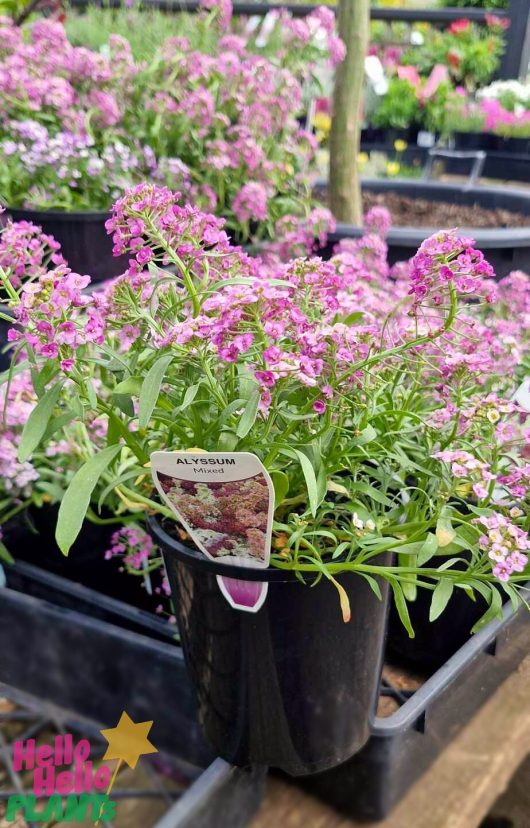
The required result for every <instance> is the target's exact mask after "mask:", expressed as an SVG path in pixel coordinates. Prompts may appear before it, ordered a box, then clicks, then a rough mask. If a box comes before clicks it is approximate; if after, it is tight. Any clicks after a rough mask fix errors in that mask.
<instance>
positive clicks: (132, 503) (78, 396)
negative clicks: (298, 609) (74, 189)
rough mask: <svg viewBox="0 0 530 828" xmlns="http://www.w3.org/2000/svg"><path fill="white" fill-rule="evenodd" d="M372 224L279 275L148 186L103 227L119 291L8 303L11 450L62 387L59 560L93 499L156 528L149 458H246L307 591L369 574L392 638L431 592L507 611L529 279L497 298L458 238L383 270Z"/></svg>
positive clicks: (67, 277)
mask: <svg viewBox="0 0 530 828" xmlns="http://www.w3.org/2000/svg"><path fill="white" fill-rule="evenodd" d="M366 220H367V233H366V235H365V236H364V238H362V239H360V240H358V241H350V242H343V243H342V244H341V246H340V250H339V252H338V253H337V255H336V256H334V257H333V258H332V259H331V260H330V261H329V262H323V261H321V260H320V259H305V260H304V259H298V260H294V261H292V262H290V263H288V264H285V265H280V264H277V263H274V262H272V261H270V260H269V261H262V260H260V259H254V260H253V259H250V258H248V257H247V256H246V255H245V254H243V253H242V252H241V251H239V250H237V249H234V248H232V247H230V245H229V243H228V241H227V238H226V236H225V234H224V232H223V230H222V227H221V225H220V223H219V222H218V221H217V220H216V219H214V218H213V217H212V216H209V215H205V214H203V213H201V212H200V211H199V210H197V209H196V208H193V207H190V206H186V205H183V204H181V203H180V201H179V199H178V198H177V197H176V196H174V195H173V194H171V193H170V192H169V191H167V190H164V189H160V188H156V187H153V186H151V185H142V186H140V187H138V188H136V189H135V190H133V191H131V192H130V193H128V194H127V195H126V196H125V197H124V198H123V199H122V200H120V201H119V202H118V203H117V204H116V206H115V209H114V214H113V218H112V219H111V221H110V222H109V231H111V232H112V233H113V234H114V241H115V247H116V252H117V253H121V252H124V251H129V252H130V255H131V267H130V269H129V271H128V272H127V273H126V274H125V275H124V276H123V277H120V278H119V279H117V280H115V281H114V282H113V283H111V285H110V286H109V287H108V288H107V289H106V290H104V292H100V293H92V294H90V295H86V294H84V293H83V292H82V291H83V288H84V287H85V286H86V283H87V279H85V278H81V277H79V276H77V275H76V274H72V273H70V272H69V271H68V270H67V269H65V268H64V267H58V268H56V269H55V270H54V271H52V272H50V274H48V275H41V276H40V277H39V279H38V281H37V282H35V283H33V284H34V286H33V287H32V290H31V291H29V292H23V293H22V295H21V298H20V302H18V300H15V299H14V300H13V303H12V304H13V307H14V312H15V314H16V316H17V319H18V324H19V329H20V333H16V332H15V333H13V335H12V337H11V339H12V340H13V341H14V342H15V344H16V346H17V347H18V348H19V349H20V348H23V349H25V351H26V353H27V359H28V363H29V365H30V367H31V377H32V381H33V384H34V388H35V394H36V395H37V396H38V398H39V403H38V404H37V406H36V408H34V414H33V415H32V417H31V418H30V419H28V425H27V426H26V429H25V435H24V439H25V440H26V441H28V440H29V441H30V443H31V442H33V444H34V445H35V444H37V448H35V451H40V450H42V448H43V447H44V446H45V445H46V437H44V438H43V439H42V440H40V441H39V440H37V441H36V440H35V436H36V435H37V436H38V435H40V434H42V433H43V428H44V434H46V431H47V430H48V429H49V427H50V426H49V425H48V424H49V423H51V422H52V419H51V416H50V411H49V406H48V405H47V404H45V402H44V400H45V399H46V394H49V393H50V392H51V391H52V389H54V388H56V387H57V384H60V385H61V388H62V389H64V393H63V391H62V390H61V391H60V393H59V397H58V398H57V402H56V405H55V408H54V411H53V415H54V419H53V422H54V423H60V424H61V426H60V427H58V430H57V432H56V435H57V436H56V437H55V439H59V438H58V435H59V434H60V433H61V428H65V429H66V433H67V432H68V429H69V428H72V427H75V428H77V429H79V430H80V432H79V433H81V434H82V435H83V440H82V441H79V445H80V451H82V453H83V454H84V455H85V458H86V463H85V465H84V466H82V467H81V468H80V469H79V471H78V472H77V473H76V475H75V477H74V478H73V480H72V482H71V483H70V487H69V489H68V492H67V494H66V495H65V498H64V499H63V504H64V503H65V501H66V502H67V506H68V508H66V507H64V508H63V509H61V514H60V519H59V526H58V530H57V536H58V538H59V539H60V542H61V546H62V548H63V551H64V552H65V553H66V552H67V551H68V549H69V547H70V546H71V544H72V543H73V541H74V539H75V536H76V533H77V531H78V528H79V525H80V521H82V519H83V516H84V512H85V508H86V504H87V502H91V503H92V510H93V511H94V512H97V511H98V509H99V508H101V507H102V505H103V504H108V505H110V506H111V508H112V509H113V510H115V511H116V513H117V515H118V516H119V514H120V512H121V513H122V514H124V515H125V518H126V522H127V521H128V520H130V519H131V518H132V519H133V520H135V521H136V522H138V521H141V520H142V518H143V517H144V516H145V512H146V510H147V511H151V512H154V513H158V514H159V515H160V516H164V515H165V516H168V517H171V514H170V513H169V512H168V510H167V509H166V508H165V507H164V506H163V505H161V504H160V503H159V502H158V501H157V500H156V498H155V497H154V496H153V484H152V481H151V477H150V475H149V472H148V463H149V456H150V454H151V452H152V451H154V450H157V449H169V450H171V449H188V448H190V447H199V448H202V449H205V450H206V451H212V450H242V451H243V450H248V451H252V452H255V453H256V454H257V455H258V456H259V457H260V458H261V459H262V461H263V462H264V464H265V466H266V467H267V468H268V469H269V470H270V471H271V472H273V477H274V481H275V485H278V502H277V508H276V512H275V523H274V542H273V556H272V565H273V566H276V567H280V568H285V569H292V570H295V571H296V572H297V573H299V575H300V577H301V578H303V579H305V580H309V582H312V581H313V580H314V579H315V578H318V577H321V576H322V573H323V570H325V571H326V573H327V574H328V575H331V576H332V577H335V576H340V572H343V571H349V570H353V571H355V572H357V573H358V574H359V575H360V576H361V577H365V578H367V579H368V580H369V582H370V584H371V585H372V586H373V588H374V590H376V591H378V586H377V582H376V581H375V580H374V576H377V575H379V576H381V577H383V578H385V579H386V580H388V581H389V582H390V584H391V586H392V588H393V590H394V592H395V595H396V603H397V605H398V607H399V608H400V612H401V615H402V619H403V621H404V623H405V624H406V625H407V626H409V620H408V615H407V610H406V600H405V598H406V597H409V598H411V597H412V596H413V594H414V591H415V589H416V588H417V587H418V586H424V587H426V588H428V589H431V590H432V589H433V588H434V587H435V586H436V585H437V584H441V583H442V584H444V587H443V589H442V588H439V589H437V590H436V592H435V594H434V597H433V612H435V613H436V614H437V613H439V612H441V611H442V609H443V608H444V605H445V602H446V601H445V599H447V600H448V598H449V594H450V592H451V591H452V589H453V588H460V589H464V590H465V591H466V592H467V593H468V594H470V595H473V594H474V593H479V594H481V595H484V596H485V598H486V599H487V601H488V603H489V607H490V608H489V610H488V614H487V618H489V617H492V616H494V615H497V614H498V613H499V611H500V607H501V604H502V596H503V595H505V594H506V593H507V594H508V595H509V596H510V598H512V599H513V601H514V602H517V601H518V600H520V599H522V598H523V596H524V593H523V592H522V584H523V582H524V580H527V579H528V575H529V572H528V565H527V556H526V550H527V549H528V547H529V546H530V542H529V541H528V536H527V532H528V528H529V520H530V518H529V513H528V491H529V488H530V472H529V466H528V462H527V460H525V455H524V451H523V448H524V446H525V445H527V441H528V432H527V430H525V425H524V420H525V417H526V415H525V413H524V411H523V410H522V409H520V408H519V406H518V405H517V404H516V403H514V402H512V401H511V397H512V395H513V391H514V388H515V387H516V386H517V384H518V383H519V382H520V381H521V379H522V378H523V377H524V376H525V375H526V373H527V371H528V364H529V358H528V334H527V330H528V328H527V327H525V325H524V324H521V321H522V320H523V319H526V318H527V315H528V313H529V312H530V280H529V279H528V277H526V276H524V275H523V274H513V275H512V276H511V277H509V278H508V279H506V280H503V281H502V282H501V283H500V286H499V290H498V296H497V295H496V288H495V285H494V283H493V282H492V281H491V276H492V275H493V273H492V270H491V268H490V267H489V265H488V264H487V262H486V261H485V260H484V257H483V256H482V255H481V254H480V253H479V252H478V251H476V250H475V249H474V248H473V246H472V240H470V239H466V238H462V237H459V236H458V235H457V234H456V233H455V232H447V233H445V232H443V233H439V234H437V235H436V236H433V237H432V238H431V239H428V240H427V241H426V242H424V244H423V245H422V247H421V248H420V250H419V251H418V254H417V255H416V256H415V257H414V259H413V260H412V262H411V264H410V265H399V266H396V268H395V269H394V270H393V271H392V273H391V274H390V273H389V268H388V265H387V263H386V245H385V243H384V241H383V238H382V234H384V233H385V232H386V229H387V227H388V221H389V218H388V215H387V214H386V211H384V210H381V209H379V208H378V209H375V210H373V211H372V212H371V214H369V215H368V216H367V219H366ZM390 275H391V278H389V276H390ZM468 299H471V300H472V301H471V302H469V301H468ZM51 309H53V310H51ZM23 369H24V363H21V368H20V370H23ZM48 399H49V397H48ZM256 403H257V404H256ZM35 412H37V413H35ZM30 422H31V424H30ZM65 422H66V423H68V424H69V425H66V426H64V425H63V424H64V423H65ZM94 422H97V423H98V437H97V439H94V438H93V437H92V436H91V433H90V428H89V426H90V424H91V423H94ZM243 425H244V427H243ZM116 543H117V546H123V544H121V543H120V541H119V538H117V541H116ZM388 550H392V551H393V552H394V553H395V561H394V562H393V563H392V564H391V565H389V566H382V564H381V555H382V553H383V552H385V551H388ZM449 585H450V587H451V588H450V589H449V588H447V587H448V586H449ZM442 599H443V600H442Z"/></svg>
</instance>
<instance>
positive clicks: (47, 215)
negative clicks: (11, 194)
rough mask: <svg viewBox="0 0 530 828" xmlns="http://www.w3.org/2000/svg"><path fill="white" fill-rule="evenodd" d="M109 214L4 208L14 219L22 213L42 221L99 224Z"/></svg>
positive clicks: (101, 211) (94, 211)
mask: <svg viewBox="0 0 530 828" xmlns="http://www.w3.org/2000/svg"><path fill="white" fill-rule="evenodd" d="M110 212H111V211H110V209H109V210H86V211H74V212H69V211H68V210H39V209H38V208H36V207H6V213H8V214H9V215H11V216H13V218H16V217H17V214H21V213H24V214H25V215H33V216H37V217H38V218H39V219H41V220H42V221H46V220H52V221H75V222H83V221H84V222H90V221H97V222H100V221H103V220H106V219H108V218H109V216H110Z"/></svg>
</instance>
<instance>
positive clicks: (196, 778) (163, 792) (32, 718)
mask: <svg viewBox="0 0 530 828" xmlns="http://www.w3.org/2000/svg"><path fill="white" fill-rule="evenodd" d="M100 726H101V725H97V724H96V723H94V722H91V721H89V720H85V719H82V718H80V717H79V716H78V715H76V714H75V713H72V712H69V711H66V710H64V709H62V708H58V707H56V706H55V705H52V704H50V703H49V702H43V701H42V700H40V699H38V698H35V697H34V696H32V695H29V694H26V693H21V692H20V691H19V690H16V689H14V688H13V687H10V686H8V685H5V684H0V821H1V820H2V817H3V816H4V815H5V807H6V804H5V803H7V801H8V800H9V797H10V796H11V795H17V794H21V793H31V776H32V775H31V773H21V772H17V771H16V770H15V767H14V765H13V744H14V742H15V741H16V740H22V741H26V740H27V739H34V740H35V741H36V743H37V745H39V744H50V743H51V742H52V740H54V739H55V737H56V736H59V735H62V734H65V733H71V734H72V735H73V736H74V738H75V739H76V740H77V739H83V738H85V739H89V740H90V745H91V754H90V755H91V758H92V759H94V760H96V761H98V760H99V759H101V758H102V756H103V754H104V752H105V750H106V748H107V743H106V742H105V741H104V739H103V737H102V736H101V734H100V732H99V728H100ZM122 770H123V772H122V773H121V774H118V777H117V780H116V783H115V785H114V788H113V792H112V799H113V800H114V801H115V802H116V814H115V817H113V818H112V820H111V821H109V820H106V819H102V821H101V824H102V828H124V826H132V825H134V826H137V828H140V826H141V828H214V827H215V828H217V826H218V824H219V821H218V820H219V813H222V814H223V817H224V819H225V823H224V824H225V825H226V826H227V827H228V826H229V828H244V826H245V825H246V824H247V821H248V820H249V819H250V817H251V816H252V814H253V813H254V811H255V809H256V808H257V806H258V805H259V802H260V800H261V796H262V785H263V778H264V774H263V773H262V772H260V771H257V770H240V769H238V768H234V767H232V766H230V765H228V764H227V763H226V762H223V760H222V759H216V760H215V761H214V762H213V763H212V764H211V765H210V766H209V767H208V768H207V769H206V770H205V771H202V772H201V771H198V770H197V769H193V768H190V766H189V765H185V764H182V763H179V762H178V761H176V760H175V759H174V758H171V757H168V756H164V755H163V754H156V755H155V756H149V757H145V758H144V759H142V760H141V762H140V765H139V766H138V767H137V768H136V769H135V770H134V772H131V771H129V770H128V769H127V768H126V766H125V765H124V766H122ZM2 824H3V822H2ZM18 824H19V823H18V822H17V825H18ZM20 824H22V823H20ZM24 825H25V826H26V828H38V825H39V823H36V822H33V821H31V820H30V821H28V822H24Z"/></svg>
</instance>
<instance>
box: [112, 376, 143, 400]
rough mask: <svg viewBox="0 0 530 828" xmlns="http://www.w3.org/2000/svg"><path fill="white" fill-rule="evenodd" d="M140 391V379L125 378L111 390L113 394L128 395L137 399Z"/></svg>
mask: <svg viewBox="0 0 530 828" xmlns="http://www.w3.org/2000/svg"><path fill="white" fill-rule="evenodd" d="M141 390H142V378H141V377H127V379H124V380H122V381H121V382H119V383H118V384H117V385H116V386H115V387H114V388H113V389H112V393H113V394H128V395H131V394H132V396H134V397H137V396H138V395H139V394H140V391H141Z"/></svg>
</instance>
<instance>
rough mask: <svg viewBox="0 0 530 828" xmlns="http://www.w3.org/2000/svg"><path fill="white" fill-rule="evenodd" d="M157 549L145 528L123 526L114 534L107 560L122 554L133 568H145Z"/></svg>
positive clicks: (106, 553) (107, 552)
mask: <svg viewBox="0 0 530 828" xmlns="http://www.w3.org/2000/svg"><path fill="white" fill-rule="evenodd" d="M155 550H156V547H155V544H154V543H153V540H152V538H151V535H148V534H147V532H146V531H145V530H144V529H141V528H139V527H137V526H122V527H121V529H118V531H117V532H114V533H113V534H112V537H111V539H110V547H109V548H108V549H107V551H106V552H105V560H110V559H111V558H115V557H117V556H122V557H123V558H124V560H125V562H126V564H127V566H130V567H132V569H138V570H139V569H144V568H145V566H146V564H147V563H148V562H149V560H150V558H151V557H153V554H154V552H155Z"/></svg>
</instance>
